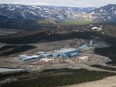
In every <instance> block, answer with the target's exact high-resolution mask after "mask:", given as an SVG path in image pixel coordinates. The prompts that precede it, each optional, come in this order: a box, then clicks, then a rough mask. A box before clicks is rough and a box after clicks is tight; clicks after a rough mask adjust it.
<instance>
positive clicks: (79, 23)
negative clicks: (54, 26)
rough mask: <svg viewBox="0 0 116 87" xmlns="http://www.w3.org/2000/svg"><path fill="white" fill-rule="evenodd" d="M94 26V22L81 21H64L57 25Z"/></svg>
mask: <svg viewBox="0 0 116 87" xmlns="http://www.w3.org/2000/svg"><path fill="white" fill-rule="evenodd" d="M91 23H92V24H94V23H96V22H93V21H85V20H84V21H83V20H72V21H66V22H61V23H59V24H61V25H87V24H91Z"/></svg>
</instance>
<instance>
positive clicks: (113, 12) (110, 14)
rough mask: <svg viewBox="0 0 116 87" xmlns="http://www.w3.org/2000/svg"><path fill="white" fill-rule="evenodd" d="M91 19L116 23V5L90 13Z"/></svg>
mask: <svg viewBox="0 0 116 87" xmlns="http://www.w3.org/2000/svg"><path fill="white" fill-rule="evenodd" d="M90 17H91V18H93V19H94V20H97V21H99V22H103V23H104V22H105V23H116V4H109V5H106V6H103V7H100V8H97V9H95V10H94V11H92V12H90Z"/></svg>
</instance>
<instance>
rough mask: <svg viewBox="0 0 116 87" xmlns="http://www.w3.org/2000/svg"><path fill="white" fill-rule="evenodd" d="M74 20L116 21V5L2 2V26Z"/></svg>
mask: <svg viewBox="0 0 116 87" xmlns="http://www.w3.org/2000/svg"><path fill="white" fill-rule="evenodd" d="M72 20H74V21H86V22H97V23H98V22H102V23H106V22H107V23H116V5H115V4H109V5H106V6H103V7H100V8H94V7H88V8H77V7H56V6H31V5H27V6H26V5H13V4H0V27H11V26H12V28H16V27H20V28H22V27H21V26H28V27H33V26H37V25H38V24H44V23H45V24H56V23H58V22H66V21H72ZM27 24H28V25H27ZM29 25H30V26H29ZM14 26H15V27H14Z"/></svg>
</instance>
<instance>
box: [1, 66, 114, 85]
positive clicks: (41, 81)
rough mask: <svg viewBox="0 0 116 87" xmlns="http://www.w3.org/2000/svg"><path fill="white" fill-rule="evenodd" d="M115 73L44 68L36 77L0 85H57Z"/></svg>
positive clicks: (90, 79) (86, 80) (75, 82)
mask: <svg viewBox="0 0 116 87" xmlns="http://www.w3.org/2000/svg"><path fill="white" fill-rule="evenodd" d="M112 75H115V74H114V73H109V72H98V71H88V70H85V69H80V70H76V69H67V68H66V69H53V70H45V71H43V72H41V73H40V75H39V76H38V77H37V78H36V79H29V80H21V81H16V82H11V83H7V84H3V85H1V87H57V86H64V85H70V84H77V83H82V82H88V81H95V80H100V79H103V78H106V77H108V76H112Z"/></svg>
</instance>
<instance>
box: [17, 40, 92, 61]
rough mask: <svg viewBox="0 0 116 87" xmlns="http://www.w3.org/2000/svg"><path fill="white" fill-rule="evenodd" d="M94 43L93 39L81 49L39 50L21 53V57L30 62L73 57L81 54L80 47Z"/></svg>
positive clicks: (89, 46)
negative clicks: (26, 53)
mask: <svg viewBox="0 0 116 87" xmlns="http://www.w3.org/2000/svg"><path fill="white" fill-rule="evenodd" d="M92 45H93V41H89V42H88V43H86V44H83V45H81V46H80V47H79V49H76V48H62V49H59V50H54V51H53V52H51V51H49V52H45V51H39V52H37V53H36V54H35V55H31V56H28V55H19V59H20V60H21V61H23V62H28V61H36V60H40V61H45V62H48V61H53V60H54V58H72V57H76V56H79V53H80V49H89V48H91V47H92Z"/></svg>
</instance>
